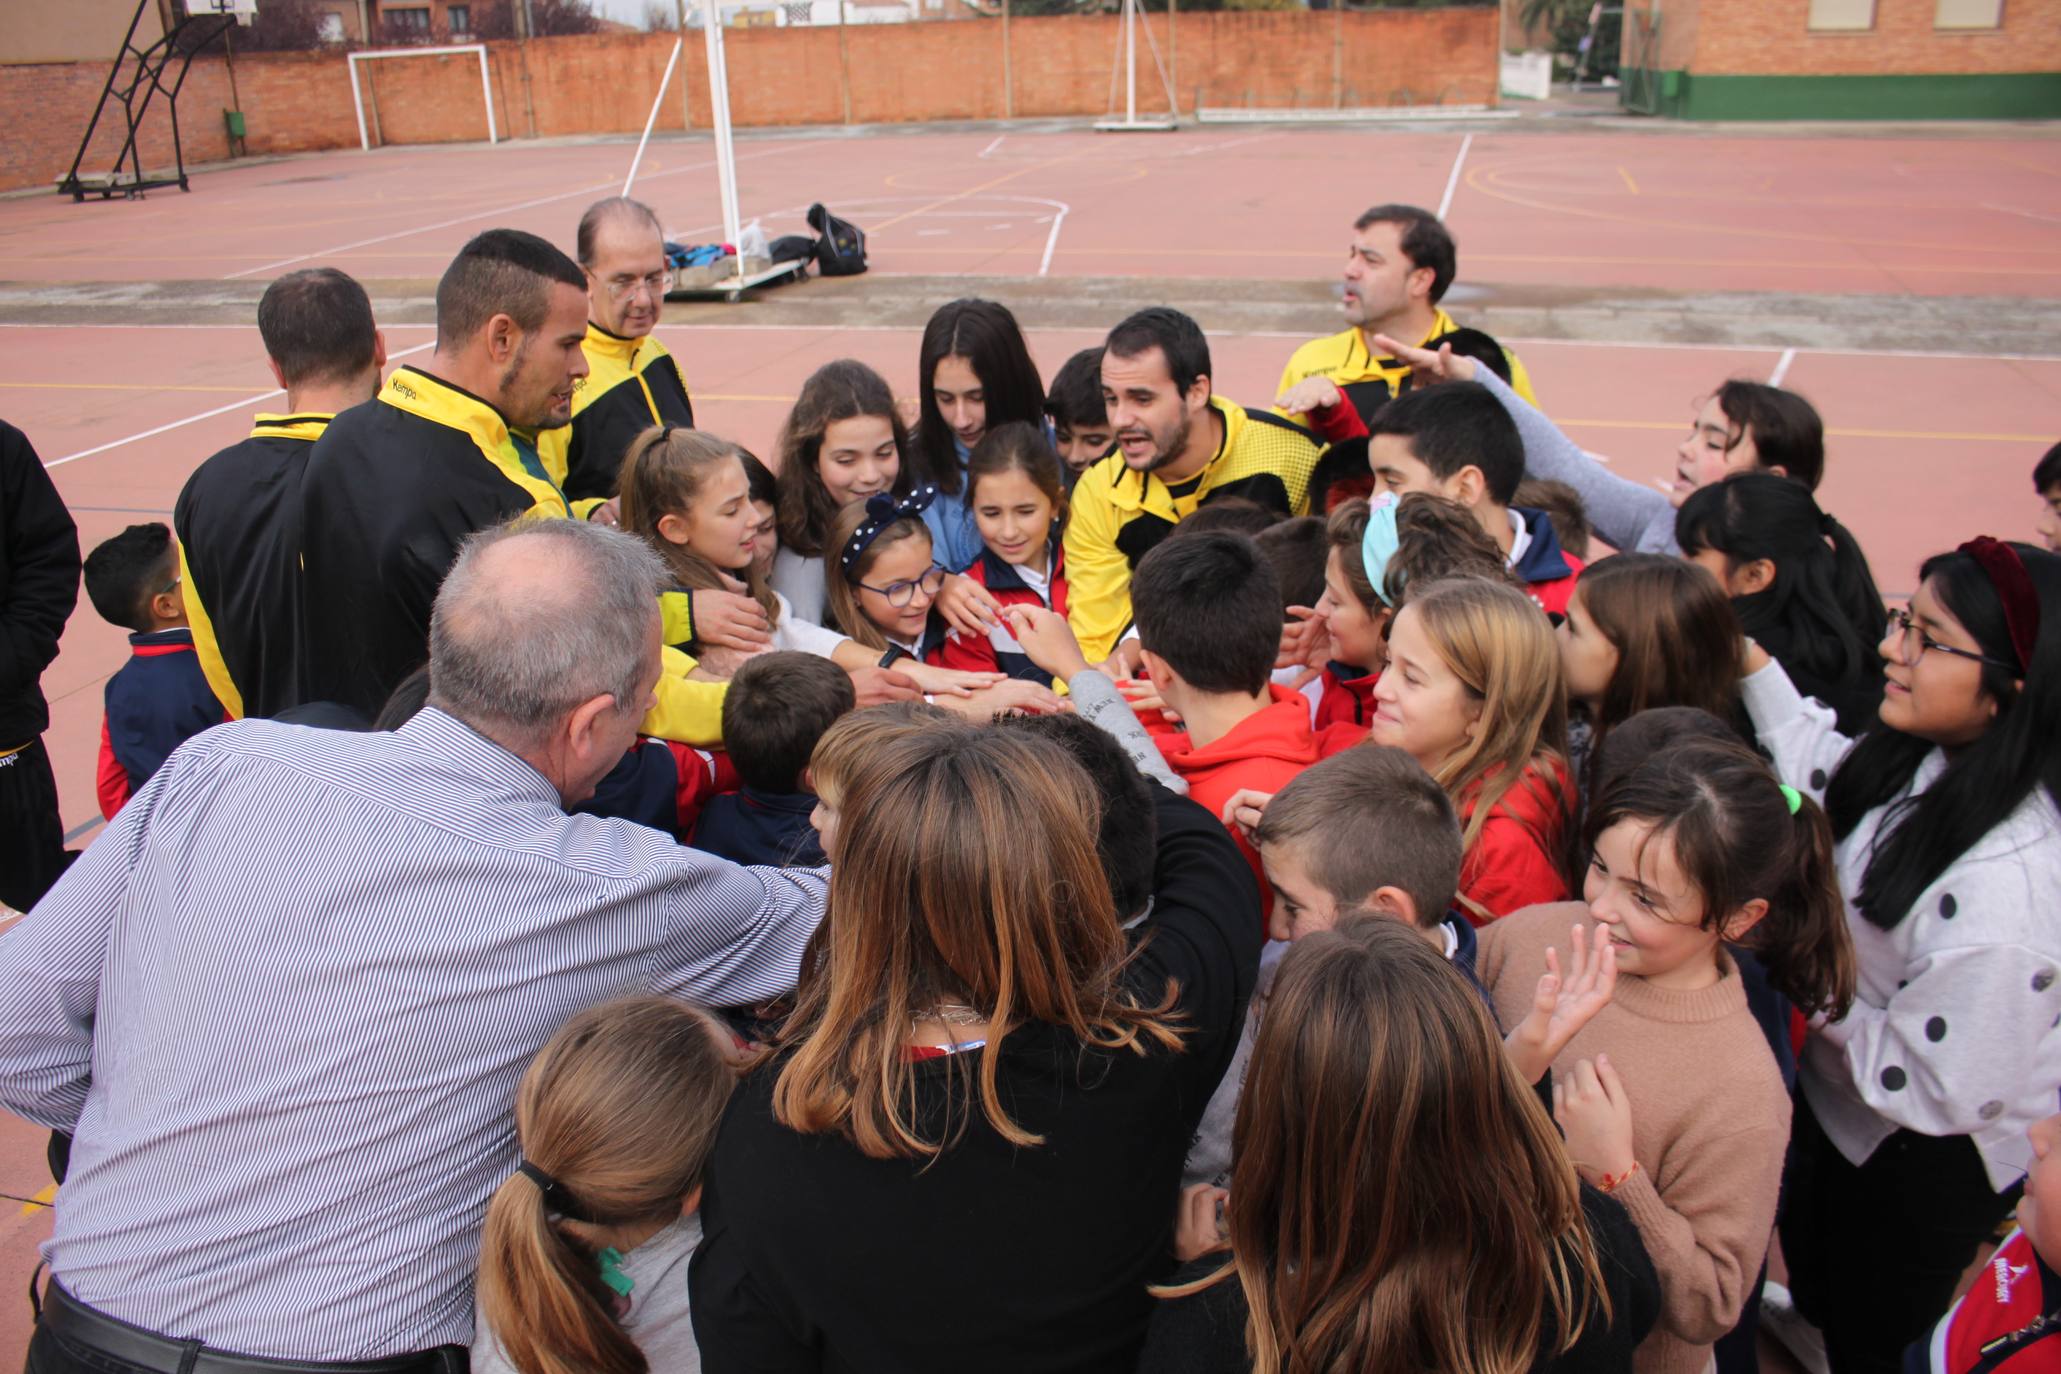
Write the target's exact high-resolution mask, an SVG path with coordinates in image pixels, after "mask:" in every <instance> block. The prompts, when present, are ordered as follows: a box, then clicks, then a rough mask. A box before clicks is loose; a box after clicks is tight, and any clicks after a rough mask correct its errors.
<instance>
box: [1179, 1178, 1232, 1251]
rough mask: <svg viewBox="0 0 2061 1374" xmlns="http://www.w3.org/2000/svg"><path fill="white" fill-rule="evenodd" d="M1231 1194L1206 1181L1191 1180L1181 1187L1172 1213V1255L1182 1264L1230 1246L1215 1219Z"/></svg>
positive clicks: (1218, 1220)
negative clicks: (1179, 1199)
mask: <svg viewBox="0 0 2061 1374" xmlns="http://www.w3.org/2000/svg"><path fill="white" fill-rule="evenodd" d="M1230 1200H1231V1195H1230V1194H1229V1193H1227V1192H1225V1191H1224V1190H1223V1189H1222V1188H1219V1187H1216V1186H1215V1185H1214V1184H1209V1183H1195V1184H1190V1185H1189V1186H1188V1187H1186V1188H1183V1189H1182V1190H1181V1202H1180V1206H1179V1207H1178V1208H1177V1209H1176V1211H1175V1213H1174V1258H1175V1259H1177V1260H1179V1261H1180V1262H1181V1263H1183V1264H1186V1263H1187V1262H1188V1261H1189V1260H1192V1259H1200V1258H1202V1257H1203V1256H1204V1255H1207V1254H1210V1253H1212V1252H1214V1251H1217V1250H1228V1249H1230V1248H1231V1241H1230V1239H1229V1238H1228V1237H1227V1236H1225V1234H1224V1223H1223V1222H1222V1221H1221V1220H1220V1219H1219V1217H1220V1215H1221V1212H1222V1209H1223V1206H1224V1204H1225V1203H1226V1202H1229V1201H1230Z"/></svg>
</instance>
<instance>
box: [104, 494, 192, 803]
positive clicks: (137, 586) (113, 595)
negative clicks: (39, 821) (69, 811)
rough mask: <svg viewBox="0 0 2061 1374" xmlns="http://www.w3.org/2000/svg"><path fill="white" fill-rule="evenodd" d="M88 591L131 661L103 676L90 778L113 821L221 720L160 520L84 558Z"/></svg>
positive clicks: (174, 553)
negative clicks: (96, 754) (96, 762)
mask: <svg viewBox="0 0 2061 1374" xmlns="http://www.w3.org/2000/svg"><path fill="white" fill-rule="evenodd" d="M85 573H86V595H87V596H88V597H90V598H92V601H93V609H94V610H96V611H98V612H100V617H101V619H103V620H105V621H107V622H108V623H110V624H113V625H119V626H121V627H122V628H123V629H125V630H128V631H129V632H130V633H129V652H130V658H129V661H128V662H127V663H125V664H123V665H122V666H121V667H120V668H119V669H117V670H116V671H115V675H114V676H113V677H111V678H109V679H108V680H107V697H106V702H107V714H106V716H105V718H104V719H103V720H102V721H101V725H100V767H99V770H98V775H97V777H96V778H95V782H96V790H97V791H98V793H99V796H100V812H101V814H102V815H104V816H106V817H107V819H109V820H113V819H114V818H115V813H116V812H118V811H120V810H121V809H122V807H123V806H124V805H125V804H126V803H127V802H128V800H129V798H130V797H132V796H134V795H135V794H136V792H137V790H138V789H140V788H141V787H142V786H143V784H145V783H146V782H149V781H150V776H151V774H153V773H155V772H157V770H158V768H159V767H160V766H161V765H162V764H163V763H164V761H165V760H166V759H167V758H169V757H171V753H172V751H173V750H174V749H177V748H178V747H179V746H180V745H182V744H184V743H185V742H186V741H187V740H189V739H191V738H192V737H193V736H195V735H197V734H199V733H200V732H201V731H203V730H205V729H207V728H208V727H209V726H211V725H220V724H221V723H222V721H223V720H224V719H226V715H225V713H224V711H223V710H222V703H221V702H219V701H217V700H216V699H215V693H214V689H212V688H211V687H209V686H208V680H207V674H206V673H204V672H203V671H202V670H201V665H200V659H199V657H198V656H196V655H195V654H194V652H193V631H192V630H191V629H190V628H189V627H188V626H187V623H186V600H185V597H184V596H183V595H182V594H181V590H180V581H181V578H180V575H179V551H178V548H177V547H176V546H175V545H174V544H173V543H172V527H171V526H169V525H167V524H165V523H163V522H162V521H152V522H151V523H149V524H147V525H131V526H129V527H128V528H127V529H125V530H123V531H122V532H121V533H120V534H118V535H116V536H115V537H114V538H112V539H109V540H107V541H106V542H104V543H102V544H101V545H100V547H98V548H96V549H94V550H93V552H92V553H90V554H88V555H87V556H86V566H85Z"/></svg>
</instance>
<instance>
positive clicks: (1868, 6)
mask: <svg viewBox="0 0 2061 1374" xmlns="http://www.w3.org/2000/svg"><path fill="white" fill-rule="evenodd" d="M1874 27H1875V0H1811V12H1810V29H1811V32H1812V33H1859V32H1866V31H1867V30H1869V29H1872V28H1874Z"/></svg>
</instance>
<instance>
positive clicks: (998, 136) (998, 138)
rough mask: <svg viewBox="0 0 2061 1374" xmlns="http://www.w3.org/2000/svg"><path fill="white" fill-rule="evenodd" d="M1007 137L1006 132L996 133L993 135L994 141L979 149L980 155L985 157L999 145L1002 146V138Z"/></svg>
mask: <svg viewBox="0 0 2061 1374" xmlns="http://www.w3.org/2000/svg"><path fill="white" fill-rule="evenodd" d="M1007 137H1009V135H1007V134H996V135H995V141H994V142H993V143H990V144H989V145H988V146H987V147H985V148H983V149H981V150H980V155H981V156H982V157H986V156H987V155H988V154H989V153H992V152H993V151H995V149H997V148H999V147H1001V146H1002V140H1003V139H1005V138H1007Z"/></svg>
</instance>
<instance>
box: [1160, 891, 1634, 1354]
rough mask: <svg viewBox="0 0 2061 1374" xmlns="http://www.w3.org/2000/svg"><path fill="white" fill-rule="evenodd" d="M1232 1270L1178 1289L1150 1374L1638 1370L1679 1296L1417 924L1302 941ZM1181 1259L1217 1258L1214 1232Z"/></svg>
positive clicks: (1241, 1129) (1231, 1213)
mask: <svg viewBox="0 0 2061 1374" xmlns="http://www.w3.org/2000/svg"><path fill="white" fill-rule="evenodd" d="M1233 1158H1234V1159H1235V1161H1236V1162H1235V1163H1234V1165H1233V1167H1232V1174H1231V1189H1230V1198H1229V1200H1228V1202H1227V1203H1226V1204H1225V1208H1224V1222H1225V1224H1226V1230H1227V1232H1228V1235H1227V1239H1228V1246H1229V1249H1230V1252H1231V1253H1230V1255H1229V1257H1223V1256H1210V1255H1204V1256H1203V1257H1202V1258H1200V1259H1198V1260H1196V1261H1194V1262H1193V1263H1191V1265H1190V1267H1189V1268H1187V1269H1185V1270H1183V1271H1182V1272H1181V1274H1179V1275H1177V1276H1176V1282H1175V1283H1174V1284H1173V1285H1171V1286H1169V1287H1167V1288H1165V1289H1162V1290H1160V1293H1161V1296H1162V1297H1164V1298H1167V1299H1170V1301H1168V1302H1166V1303H1165V1304H1164V1305H1163V1306H1162V1308H1161V1310H1159V1311H1158V1312H1156V1313H1155V1314H1154V1316H1153V1319H1152V1332H1151V1335H1150V1336H1149V1337H1148V1339H1147V1342H1146V1347H1145V1354H1144V1358H1143V1359H1142V1360H1141V1362H1140V1365H1139V1369H1140V1371H1141V1374H1162V1371H1164V1372H1165V1374H1173V1371H1177V1370H1178V1371H1182V1374H1218V1371H1222V1374H1232V1371H1240V1372H1241V1374H1242V1371H1245V1370H1252V1371H1254V1374H1288V1371H1297V1372H1298V1374H1299V1372H1300V1371H1325V1370H1431V1369H1435V1370H1442V1371H1447V1374H1521V1371H1526V1370H1533V1369H1539V1370H1569V1371H1573V1370H1582V1371H1597V1370H1607V1369H1612V1368H1616V1369H1623V1368H1626V1367H1627V1366H1628V1364H1629V1356H1630V1352H1631V1349H1632V1347H1633V1346H1634V1345H1636V1344H1637V1343H1638V1342H1639V1341H1640V1340H1641V1339H1643V1338H1644V1336H1645V1334H1646V1332H1647V1330H1648V1329H1649V1328H1650V1327H1651V1326H1652V1324H1653V1320H1654V1315H1655V1312H1656V1310H1657V1308H1658V1306H1659V1286H1658V1282H1657V1280H1656V1279H1655V1278H1654V1275H1653V1271H1652V1268H1651V1266H1650V1265H1648V1263H1647V1262H1646V1257H1645V1251H1644V1249H1643V1248H1642V1247H1641V1245H1640V1243H1639V1239H1638V1234H1637V1232H1636V1231H1634V1230H1633V1228H1632V1225H1631V1223H1630V1221H1629V1219H1628V1218H1627V1217H1626V1216H1625V1214H1624V1211H1623V1209H1622V1208H1620V1207H1619V1206H1617V1205H1616V1204H1615V1203H1613V1202H1611V1201H1610V1200H1608V1199H1607V1198H1604V1197H1603V1196H1602V1195H1601V1194H1599V1193H1597V1192H1596V1191H1595V1190H1593V1189H1591V1188H1588V1187H1584V1186H1583V1185H1581V1183H1580V1182H1579V1181H1578V1180H1577V1178H1576V1176H1575V1172H1574V1169H1573V1168H1572V1167H1570V1165H1569V1163H1568V1160H1567V1155H1566V1153H1565V1152H1564V1151H1563V1150H1562V1149H1561V1146H1560V1140H1559V1137H1558V1136H1557V1135H1556V1134H1555V1132H1554V1129H1553V1123H1552V1121H1551V1120H1550V1119H1549V1118H1548V1117H1547V1115H1546V1112H1545V1109H1544V1108H1543V1107H1542V1106H1541V1105H1540V1104H1539V1100H1538V1097H1537V1095H1536V1094H1535V1093H1534V1092H1533V1091H1532V1089H1531V1088H1530V1086H1529V1085H1527V1084H1526V1083H1524V1082H1523V1081H1522V1079H1521V1077H1520V1075H1519V1074H1518V1072H1517V1070H1516V1069H1515V1068H1513V1067H1512V1065H1511V1063H1510V1062H1509V1060H1508V1059H1507V1057H1506V1056H1505V1054H1504V1050H1503V1044H1502V1040H1501V1037H1500V1036H1499V1035H1498V1034H1497V1031H1496V1027H1495V1025H1494V1023H1493V1022H1492V1021H1491V1020H1490V1018H1489V1014H1488V1009H1487V1008H1486V1007H1484V1006H1483V1005H1482V1001H1481V997H1480V995H1479V994H1478V993H1477V992H1476V991H1475V989H1474V988H1473V987H1472V986H1471V985H1470V984H1469V983H1468V981H1467V979H1466V977H1465V975H1464V974H1462V973H1461V972H1460V971H1459V970H1458V969H1456V968H1454V967H1453V966H1452V964H1451V963H1450V962H1449V961H1448V960H1447V959H1445V958H1444V957H1442V954H1441V951H1440V950H1439V949H1438V948H1437V947H1435V946H1434V945H1433V944H1432V943H1431V942H1429V941H1427V940H1425V939H1424V938H1423V936H1422V935H1421V934H1420V933H1418V932H1416V931H1414V930H1412V929H1410V928H1409V927H1408V926H1406V925H1404V924H1403V923H1401V922H1398V921H1393V920H1386V919H1382V918H1379V917H1363V918H1359V919H1354V920H1348V921H1345V922H1343V923H1341V924H1340V925H1339V926H1338V927H1336V928H1335V929H1333V930H1329V931H1323V932H1319V933H1317V934H1313V935H1310V936H1307V937H1306V938H1304V939H1301V940H1298V941H1297V942H1296V943H1295V945H1294V946H1293V947H1292V948H1291V949H1290V950H1289V952H1288V954H1287V955H1286V956H1285V957H1284V958H1283V959H1282V960H1281V963H1280V966H1279V969H1278V971H1277V973H1276V974H1275V978H1274V984H1273V989H1272V992H1271V993H1270V994H1269V996H1268V999H1267V1005H1266V1011H1265V1014H1264V1015H1263V1016H1262V1017H1261V1019H1260V1024H1259V1034H1258V1038H1257V1040H1256V1042H1255V1044H1254V1048H1253V1055H1252V1063H1251V1067H1250V1068H1249V1069H1248V1070H1247V1074H1246V1080H1245V1091H1244V1094H1243V1095H1242V1096H1241V1098H1240V1099H1239V1104H1238V1114H1237V1123H1236V1125H1235V1127H1234V1129H1233ZM1194 1221H1195V1223H1196V1224H1194V1225H1184V1227H1183V1235H1182V1240H1183V1242H1184V1252H1189V1253H1192V1252H1195V1251H1200V1250H1204V1249H1205V1248H1208V1249H1214V1248H1220V1246H1221V1244H1222V1242H1221V1241H1218V1240H1217V1239H1216V1238H1215V1237H1213V1236H1212V1235H1210V1232H1211V1231H1213V1230H1214V1229H1215V1228H1214V1219H1213V1218H1212V1217H1209V1216H1202V1217H1199V1218H1195V1219H1194Z"/></svg>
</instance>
